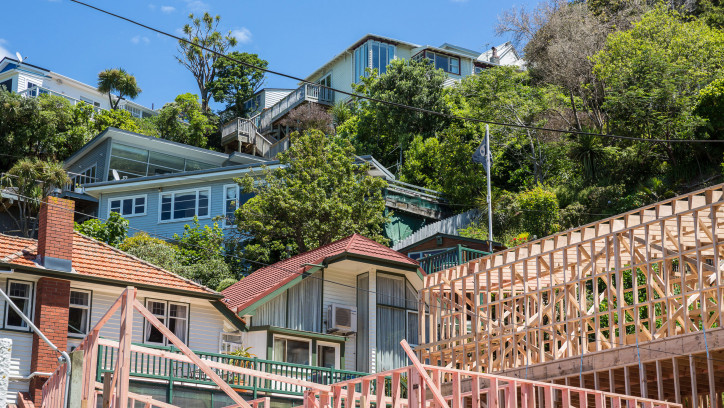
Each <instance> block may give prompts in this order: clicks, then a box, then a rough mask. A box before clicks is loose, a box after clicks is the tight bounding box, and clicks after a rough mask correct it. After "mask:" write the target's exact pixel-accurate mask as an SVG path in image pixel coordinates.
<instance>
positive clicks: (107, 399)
mask: <svg viewBox="0 0 724 408" xmlns="http://www.w3.org/2000/svg"><path fill="white" fill-rule="evenodd" d="M112 375H113V373H112V372H110V371H106V372H105V373H103V408H110V407H111V398H113V396H112V395H111V386H112V385H113V378H112V377H111V376H112Z"/></svg>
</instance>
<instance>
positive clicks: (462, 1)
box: [450, 0, 468, 3]
mask: <svg viewBox="0 0 724 408" xmlns="http://www.w3.org/2000/svg"><path fill="white" fill-rule="evenodd" d="M450 1H452V2H453V3H467V2H468V0H450Z"/></svg>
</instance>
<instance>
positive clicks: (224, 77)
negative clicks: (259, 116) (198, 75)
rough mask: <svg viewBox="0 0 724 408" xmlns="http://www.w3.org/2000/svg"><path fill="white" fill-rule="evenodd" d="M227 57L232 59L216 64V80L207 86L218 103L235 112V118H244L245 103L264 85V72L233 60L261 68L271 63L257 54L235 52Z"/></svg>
mask: <svg viewBox="0 0 724 408" xmlns="http://www.w3.org/2000/svg"><path fill="white" fill-rule="evenodd" d="M227 55H228V57H229V58H230V59H227V58H219V59H218V60H216V62H214V68H215V69H216V78H214V79H213V80H212V81H210V82H209V83H208V84H207V86H208V88H209V91H210V92H211V95H212V97H213V98H214V100H215V101H216V102H221V103H225V104H226V109H225V110H226V111H228V112H233V113H234V116H237V117H243V116H244V114H245V113H246V112H244V101H246V100H247V99H249V98H251V96H252V95H254V93H255V92H256V91H258V90H259V88H261V86H262V85H263V84H264V71H260V70H258V69H253V68H249V67H248V66H246V65H243V64H240V63H238V62H235V61H232V60H231V59H233V60H237V61H242V62H244V63H246V64H249V65H253V66H256V67H260V68H266V67H267V66H268V65H269V63H268V62H267V61H265V60H263V59H261V58H259V56H258V55H257V54H249V53H246V52H237V51H234V52H231V53H229V54H227Z"/></svg>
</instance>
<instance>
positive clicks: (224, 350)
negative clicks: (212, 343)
mask: <svg viewBox="0 0 724 408" xmlns="http://www.w3.org/2000/svg"><path fill="white" fill-rule="evenodd" d="M224 336H239V342H238V343H232V342H227V341H224ZM226 344H238V345H239V346H238V347H236V348H235V349H233V350H229V349H227V347H226ZM243 348H244V336H243V335H242V333H241V331H239V330H237V331H234V332H228V331H222V332H221V333H219V354H229V353H233V352H234V351H236V350H239V349H243Z"/></svg>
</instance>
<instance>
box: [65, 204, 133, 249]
mask: <svg viewBox="0 0 724 408" xmlns="http://www.w3.org/2000/svg"><path fill="white" fill-rule="evenodd" d="M74 228H75V230H76V231H78V232H80V233H81V234H83V235H87V236H89V237H91V238H94V239H97V240H98V241H101V242H105V243H106V244H108V245H111V246H114V247H117V246H119V245H120V244H121V243H123V241H124V240H125V239H126V235H127V234H128V220H127V219H125V218H123V217H122V216H121V214H119V213H117V212H112V213H111V214H110V215H109V216H108V219H107V220H106V221H105V222H104V221H102V220H100V219H98V218H92V219H90V220H87V221H84V222H83V223H81V224H78V223H75V227H74Z"/></svg>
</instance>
